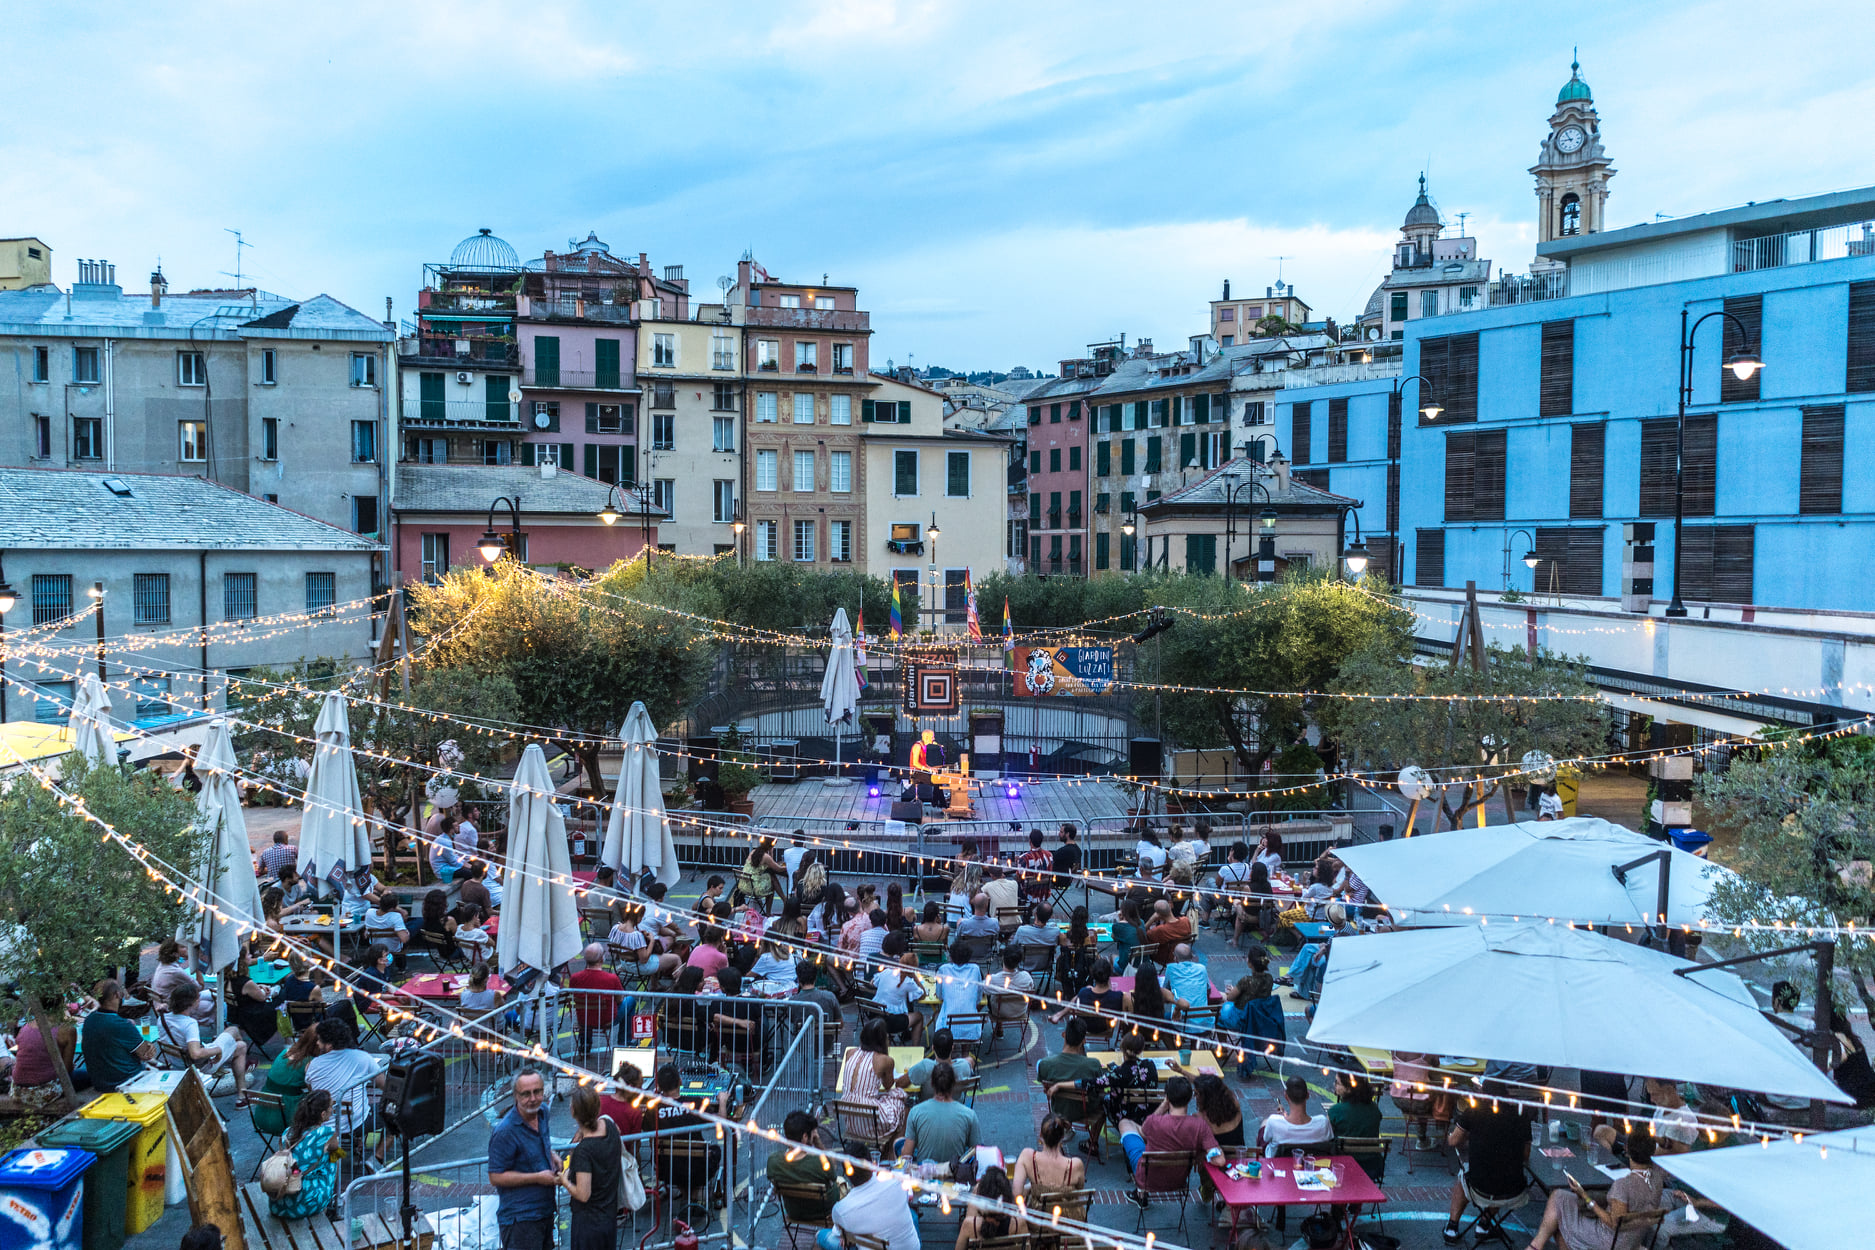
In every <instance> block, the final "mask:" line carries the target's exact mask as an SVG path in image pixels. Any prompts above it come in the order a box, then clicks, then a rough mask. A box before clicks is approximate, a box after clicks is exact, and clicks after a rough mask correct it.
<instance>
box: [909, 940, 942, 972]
mask: <svg viewBox="0 0 1875 1250" xmlns="http://www.w3.org/2000/svg"><path fill="white" fill-rule="evenodd" d="M911 952H912V954H914V955H916V956H917V957H918V966H919V967H920V968H935V967H937V966H938V965H940V964H942V963H943V962H944V961H945V960H947V959H949V958H950V954H949V952H948V951H947V950H946V949H945V947H944V943H942V942H913V943H912V944H911Z"/></svg>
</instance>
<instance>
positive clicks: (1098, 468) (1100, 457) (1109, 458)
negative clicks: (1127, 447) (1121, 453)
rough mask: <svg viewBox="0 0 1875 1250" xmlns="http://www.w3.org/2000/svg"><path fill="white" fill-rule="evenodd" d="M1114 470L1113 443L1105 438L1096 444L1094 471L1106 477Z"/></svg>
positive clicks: (1097, 474)
mask: <svg viewBox="0 0 1875 1250" xmlns="http://www.w3.org/2000/svg"><path fill="white" fill-rule="evenodd" d="M1112 472H1113V444H1112V443H1110V442H1108V441H1107V440H1105V439H1102V440H1101V441H1100V442H1098V443H1095V444H1094V473H1095V475H1096V476H1099V477H1106V476H1108V475H1109V474H1111V473H1112Z"/></svg>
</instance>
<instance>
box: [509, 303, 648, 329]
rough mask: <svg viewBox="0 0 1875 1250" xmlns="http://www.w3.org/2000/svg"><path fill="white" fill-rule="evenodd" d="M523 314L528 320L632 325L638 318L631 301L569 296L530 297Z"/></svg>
mask: <svg viewBox="0 0 1875 1250" xmlns="http://www.w3.org/2000/svg"><path fill="white" fill-rule="evenodd" d="M521 315H522V317H523V318H525V319H526V320H528V321H548V320H552V321H603V322H605V323H607V324H610V325H630V324H632V323H633V322H635V321H636V320H637V318H636V317H635V316H633V313H632V305H631V304H629V303H624V304H606V303H601V302H599V301H597V300H584V299H568V298H560V299H530V300H528V301H527V306H526V311H525V312H523V313H522V314H521Z"/></svg>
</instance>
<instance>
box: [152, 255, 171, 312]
mask: <svg viewBox="0 0 1875 1250" xmlns="http://www.w3.org/2000/svg"><path fill="white" fill-rule="evenodd" d="M168 289H169V280H168V279H167V278H165V277H163V267H162V266H161V265H158V266H157V267H156V272H155V273H152V274H151V275H150V307H151V308H161V307H162V306H163V292H164V291H167V290H168Z"/></svg>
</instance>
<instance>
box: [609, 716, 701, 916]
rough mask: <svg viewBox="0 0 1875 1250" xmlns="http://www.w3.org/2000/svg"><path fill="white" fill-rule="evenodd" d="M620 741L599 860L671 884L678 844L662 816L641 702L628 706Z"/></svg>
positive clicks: (653, 739)
mask: <svg viewBox="0 0 1875 1250" xmlns="http://www.w3.org/2000/svg"><path fill="white" fill-rule="evenodd" d="M619 737H620V738H621V739H622V740H623V743H624V747H625V759H624V761H623V762H622V763H621V764H620V765H619V770H618V782H617V784H616V785H614V786H613V788H612V815H611V818H610V819H608V820H607V821H606V826H605V845H603V846H602V847H600V848H599V862H600V863H602V864H604V865H606V866H607V867H609V868H611V869H612V870H613V871H614V872H616V873H618V874H619V879H620V880H621V881H624V880H627V879H632V880H635V879H636V878H637V876H638V874H639V873H641V872H645V871H649V872H650V873H651V875H652V876H653V877H655V878H656V879H657V880H659V881H662V882H663V883H664V884H665V885H676V884H677V879H678V877H679V876H681V875H682V873H681V871H680V870H679V868H678V867H677V844H676V843H675V842H673V841H672V840H671V822H670V819H669V818H668V817H666V816H665V815H664V792H663V791H662V790H660V789H659V788H658V752H657V739H658V731H657V726H655V725H653V724H652V723H651V713H649V712H647V711H646V710H645V705H644V704H642V703H634V704H632V710H631V711H630V712H628V713H626V716H625V727H624V729H623V730H622V731H621V732H620V734H619Z"/></svg>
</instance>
